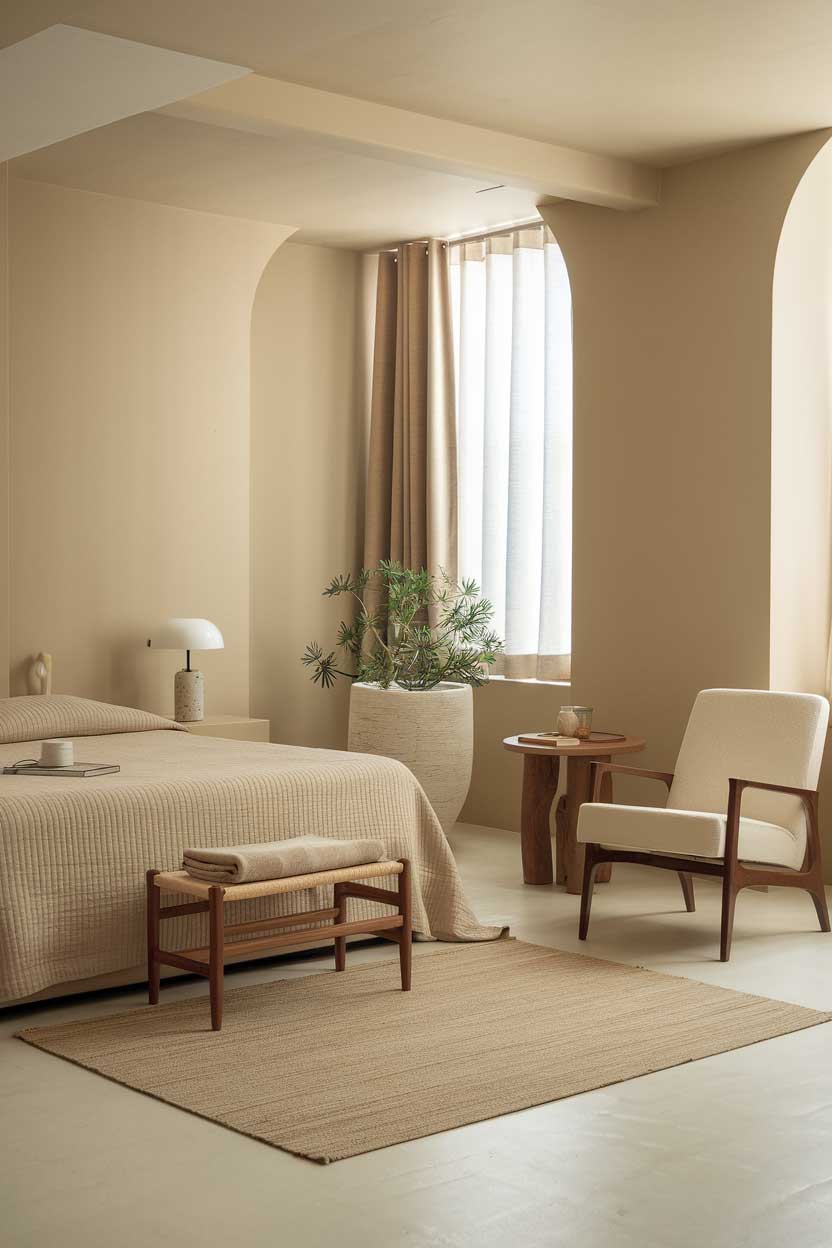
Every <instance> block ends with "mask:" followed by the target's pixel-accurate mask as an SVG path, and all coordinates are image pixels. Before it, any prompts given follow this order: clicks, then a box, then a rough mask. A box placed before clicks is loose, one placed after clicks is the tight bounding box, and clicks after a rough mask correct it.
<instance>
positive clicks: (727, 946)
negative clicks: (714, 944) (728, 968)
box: [719, 871, 739, 962]
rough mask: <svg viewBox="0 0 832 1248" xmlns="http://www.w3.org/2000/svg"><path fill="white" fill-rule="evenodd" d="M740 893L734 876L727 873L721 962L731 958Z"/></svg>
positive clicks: (725, 876) (724, 888) (724, 885)
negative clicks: (735, 914) (735, 913)
mask: <svg viewBox="0 0 832 1248" xmlns="http://www.w3.org/2000/svg"><path fill="white" fill-rule="evenodd" d="M738 891H739V890H738V888H737V886H736V884H735V882H734V877H733V875H732V874H730V873H729V872H727V871H726V873H725V875H724V876H723V878H722V927H721V930H720V936H719V960H720V962H727V961H728V959H729V958H730V957H731V939H732V937H733V935H734V907H735V905H736V901H737V893H738Z"/></svg>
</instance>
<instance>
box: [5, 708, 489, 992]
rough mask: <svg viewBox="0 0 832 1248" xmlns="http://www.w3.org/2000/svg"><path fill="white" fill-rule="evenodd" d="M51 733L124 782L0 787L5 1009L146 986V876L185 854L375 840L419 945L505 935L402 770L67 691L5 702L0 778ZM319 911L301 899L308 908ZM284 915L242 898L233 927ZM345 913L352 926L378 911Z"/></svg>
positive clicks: (173, 931)
mask: <svg viewBox="0 0 832 1248" xmlns="http://www.w3.org/2000/svg"><path fill="white" fill-rule="evenodd" d="M48 737H69V738H71V739H73V740H74V741H75V757H76V760H80V761H83V762H94V763H118V764H119V766H120V768H121V770H120V771H119V772H118V773H117V774H111V775H105V776H97V777H88V778H85V779H77V778H69V777H67V778H64V777H33V776H22V775H21V776H10V775H0V1004H8V1003H11V1002H17V1001H21V1000H23V999H25V998H28V997H33V996H43V995H59V994H60V993H61V992H66V991H69V990H72V988H73V987H74V986H75V985H77V983H78V981H83V982H84V986H90V985H89V981H99V985H100V983H104V982H129V980H130V978H132V979H134V980H136V979H139V978H142V967H143V963H144V958H145V913H144V872H145V870H146V869H147V868H148V867H151V866H153V867H159V868H161V869H163V870H170V869H173V868H178V867H180V866H181V858H182V850H183V848H184V847H185V846H186V845H189V844H200V845H223V844H225V845H228V844H233V843H234V842H238V843H239V842H253V841H261V840H262V841H268V840H279V839H281V838H284V837H288V836H298V835H303V834H304V833H314V834H318V835H322V836H333V837H340V838H348V837H353V836H359V835H360V836H373V837H379V838H380V839H381V840H382V841H383V842H384V845H385V849H386V851H387V854H388V856H389V857H390V858H399V857H408V858H410V859H411V862H412V864H413V923H414V931H415V932H417V933H418V934H419V935H420V936H421V937H423V938H425V939H438V940H457V941H469V940H471V941H477V940H490V939H495V938H496V937H497V936H499V935H500V932H501V929H499V928H495V927H486V926H483V925H482V924H480V923H478V921H477V919H476V918H475V916H474V914H473V913H472V911H471V909H470V908H469V906H468V904H467V902H466V900H465V896H464V893H463V890H462V886H461V883H460V879H459V874H458V871H457V868H456V864H455V862H454V859H453V856H452V854H451V852H450V849H449V848H448V844H447V841H446V840H445V837H444V834H443V832H442V829H441V827H440V824H439V822H438V820H437V818H436V816H435V815H434V813H433V810H432V809H431V807H430V804H429V803H428V800H427V798H426V797H425V794H424V792H423V790H422V789H421V787H420V785H419V784H418V782H417V781H416V779H415V778H414V776H413V775H412V774H411V772H409V771H408V770H407V768H406V767H404V766H402V764H401V763H398V762H396V761H395V760H393V759H388V758H380V757H376V756H374V755H367V754H349V753H341V752H339V751H334V750H316V749H306V748H299V747H295V746H287V745H271V744H266V743H263V742H252V741H230V740H227V739H222V740H221V739H218V738H213V737H201V736H195V735H191V734H189V733H187V732H185V731H183V730H181V728H180V726H179V725H178V724H175V723H173V722H172V721H170V720H166V719H162V718H160V717H159V716H156V715H152V714H149V713H147V712H145V711H140V710H135V709H133V708H130V707H121V706H112V705H110V704H108V703H102V702H93V701H90V700H88V699H85V698H77V697H71V696H69V695H65V694H55V695H35V696H31V697H17V698H6V699H0V766H8V765H9V764H11V763H14V762H17V761H19V760H21V759H24V758H31V757H37V756H38V754H39V746H38V745H37V744H33V743H37V742H39V741H41V740H43V739H44V738H48ZM381 883H382V887H384V886H385V884H384V882H381ZM389 886H392V881H391V883H390V885H389ZM325 904H329V903H328V902H325V899H324V898H323V897H322V896H318V895H316V894H313V893H311V892H310V893H309V894H308V899H307V906H308V908H309V909H316V908H320V907H322V906H323V905H325ZM290 905H291V899H287V898H285V897H276V898H268V899H265V900H260V901H257V902H247V903H244V904H243V905H241V906H240V907H239V911H238V914H235V919H237V917H239V919H241V920H244V919H249V918H264V917H267V916H269V915H271V914H279V913H281V912H283V913H285V912H286V908H287V907H288V906H290ZM352 905H354V906H355V911H354V914H355V917H356V918H370V917H373V916H375V915H376V914H378V913H382V912H383V911H382V910H380V908H379V907H378V906H377V905H376V904H375V903H372V902H367V901H358V900H356V901H354V902H353V903H352ZM199 923H200V920H199V917H196V918H194V917H190V916H189V917H187V918H183V919H173V920H170V927H169V929H168V931H169V932H170V938H171V947H173V948H177V947H178V948H185V947H188V946H192V945H194V944H198V943H199V938H200V936H201V932H202V929H201V927H200V925H199ZM116 972H118V973H120V979H119V981H116V980H115V979H113V978H112V977H113V975H114V973H116ZM124 972H133V974H132V976H130V975H125V974H124ZM102 977H109V980H105V979H103V978H102ZM92 986H95V983H93V984H92Z"/></svg>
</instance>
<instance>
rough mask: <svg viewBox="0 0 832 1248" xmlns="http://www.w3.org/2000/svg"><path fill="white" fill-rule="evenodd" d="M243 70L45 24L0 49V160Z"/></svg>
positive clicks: (158, 104)
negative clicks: (45, 26)
mask: <svg viewBox="0 0 832 1248" xmlns="http://www.w3.org/2000/svg"><path fill="white" fill-rule="evenodd" d="M249 72H250V71H249V70H248V69H245V68H243V67H242V66H240V65H226V64H225V63H224V62H222V61H209V60H205V59H204V58H203V57H200V56H188V55H186V54H185V53H182V52H171V51H169V50H168V49H167V48H153V47H150V46H149V45H147V44H144V43H134V42H133V41H132V40H129V39H116V38H114V37H113V36H111V35H101V34H98V33H97V32H96V31H92V30H80V29H79V28H78V27H76V26H64V25H60V24H59V25H56V26H50V27H49V28H48V29H46V30H42V31H40V32H39V33H38V34H36V35H32V36H31V37H30V38H29V39H23V40H21V41H20V42H19V43H14V44H12V45H11V46H10V47H8V48H3V49H2V50H0V161H5V160H11V159H12V157H14V156H20V155H22V154H23V153H25V152H32V151H36V150H37V149H38V148H41V147H46V146H48V145H49V144H51V143H57V142H59V141H60V140H61V139H68V138H70V137H71V136H72V135H76V134H82V133H84V132H85V131H87V130H94V129H95V128H96V127H98V126H105V125H107V124H108V123H109V122H112V121H118V120H120V119H121V118H123V117H130V116H133V115H134V114H135V113H143V112H146V111H147V110H149V109H155V108H161V107H163V106H164V105H166V104H170V103H172V102H173V101H174V100H180V99H183V98H184V97H185V96H189V95H193V94H195V93H196V92H198V91H205V90H207V89H208V88H210V87H216V86H218V85H219V84H221V83H223V82H228V81H229V80H230V79H232V78H240V77H242V76H243V75H244V74H248V73H249Z"/></svg>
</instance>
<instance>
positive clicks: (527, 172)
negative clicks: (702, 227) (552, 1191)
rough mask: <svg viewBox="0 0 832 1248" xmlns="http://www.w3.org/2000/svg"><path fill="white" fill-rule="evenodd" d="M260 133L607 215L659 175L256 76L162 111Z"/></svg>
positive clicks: (655, 189) (647, 195) (650, 198)
mask: <svg viewBox="0 0 832 1248" xmlns="http://www.w3.org/2000/svg"><path fill="white" fill-rule="evenodd" d="M162 111H163V112H165V113H169V114H172V115H173V116H176V117H183V118H186V119H187V120H189V121H201V122H205V123H208V124H211V125H219V126H227V127H229V128H231V129H236V130H248V131H252V132H254V133H257V134H279V133H284V132H286V131H291V130H294V131H303V132H304V133H306V134H310V135H316V136H318V137H320V138H321V139H322V140H326V141H327V142H328V143H329V144H330V146H336V147H339V148H341V149H343V150H350V151H358V152H360V153H362V154H364V155H368V156H372V157H374V158H376V159H381V160H390V161H394V162H396V163H398V164H410V165H417V166H420V167H422V168H427V169H436V170H439V171H441V172H444V173H452V174H457V175H459V176H461V177H465V178H476V179H481V180H482V181H484V182H486V183H492V182H493V183H504V184H506V185H507V186H513V187H518V188H522V189H526V190H531V191H534V192H535V193H536V194H538V195H539V196H540V197H541V198H545V197H549V196H553V197H557V198H559V199H573V200H578V201H580V202H582V203H587V204H598V205H601V206H603V207H607V208H618V209H625V210H627V209H630V210H632V209H639V208H647V207H651V206H653V205H655V204H656V203H658V199H659V192H660V186H661V174H660V171H659V170H658V169H653V168H650V167H649V166H646V165H640V164H636V163H635V162H633V161H629V160H623V159H620V158H618V157H612V156H598V155H595V154H593V153H591V152H583V151H579V150H577V149H576V148H571V147H557V146H555V145H554V144H552V143H541V142H538V141H537V140H536V139H523V138H518V137H517V136H515V135H510V134H503V133H501V132H499V131H495V130H485V129H483V128H482V127H480V126H469V125H464V124H462V123H461V122H457V121H447V120H444V119H442V118H438V117H428V116H426V115H425V114H423V113H412V112H409V111H407V110H406V109H402V108H390V107H389V106H388V105H386V104H373V103H371V102H370V101H369V100H359V99H355V98H354V97H352V96H348V95H336V94H334V93H333V92H330V91H318V90H317V89H315V88H313V87H303V86H299V85H298V84H297V83H292V82H282V81H279V80H278V79H276V78H266V77H263V76H261V75H259V74H251V75H249V76H248V77H247V78H242V79H239V80H237V81H236V82H228V83H226V84H224V85H223V86H220V87H216V88H214V89H213V90H209V91H205V92H203V93H202V94H200V95H197V96H194V97H192V98H191V99H188V100H181V101H179V102H177V103H175V104H172V105H170V106H168V107H167V108H165V109H163V110H162Z"/></svg>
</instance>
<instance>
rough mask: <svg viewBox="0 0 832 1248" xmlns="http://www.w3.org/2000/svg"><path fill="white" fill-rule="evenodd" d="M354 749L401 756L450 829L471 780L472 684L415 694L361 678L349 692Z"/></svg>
mask: <svg viewBox="0 0 832 1248" xmlns="http://www.w3.org/2000/svg"><path fill="white" fill-rule="evenodd" d="M349 749H350V750H353V751H355V752H356V753H359V754H383V755H385V756H386V757H387V758H397V759H398V760H399V762H401V763H404V765H405V766H406V767H409V768H410V770H411V771H412V772H413V774H414V776H415V777H416V779H417V780H418V781H419V783H420V784H421V786H422V788H423V789H424V790H425V793H426V794H427V796H428V801H429V802H430V804H431V806H432V807H433V809H434V810H435V811H436V815H437V818H438V819H439V822H440V823H441V824H442V827H443V828H444V829H445V831H446V832H448V831H450V829H451V828H452V827H453V826H454V824H455V823H456V821H457V819H458V818H459V812H460V811H461V810H462V807H463V804H464V802H465V798H466V797H467V795H468V789H469V786H470V784H471V767H472V764H473V755H474V712H473V701H472V697H471V686H470V685H458V684H451V683H444V684H441V685H437V687H436V688H435V689H428V690H425V691H424V692H421V693H414V692H412V691H410V690H407V689H400V688H398V687H396V686H393V687H391V688H390V689H382V688H381V687H380V686H379V685H369V684H363V683H361V682H360V681H357V682H356V683H355V684H353V686H352V690H351V691H350V732H349Z"/></svg>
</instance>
